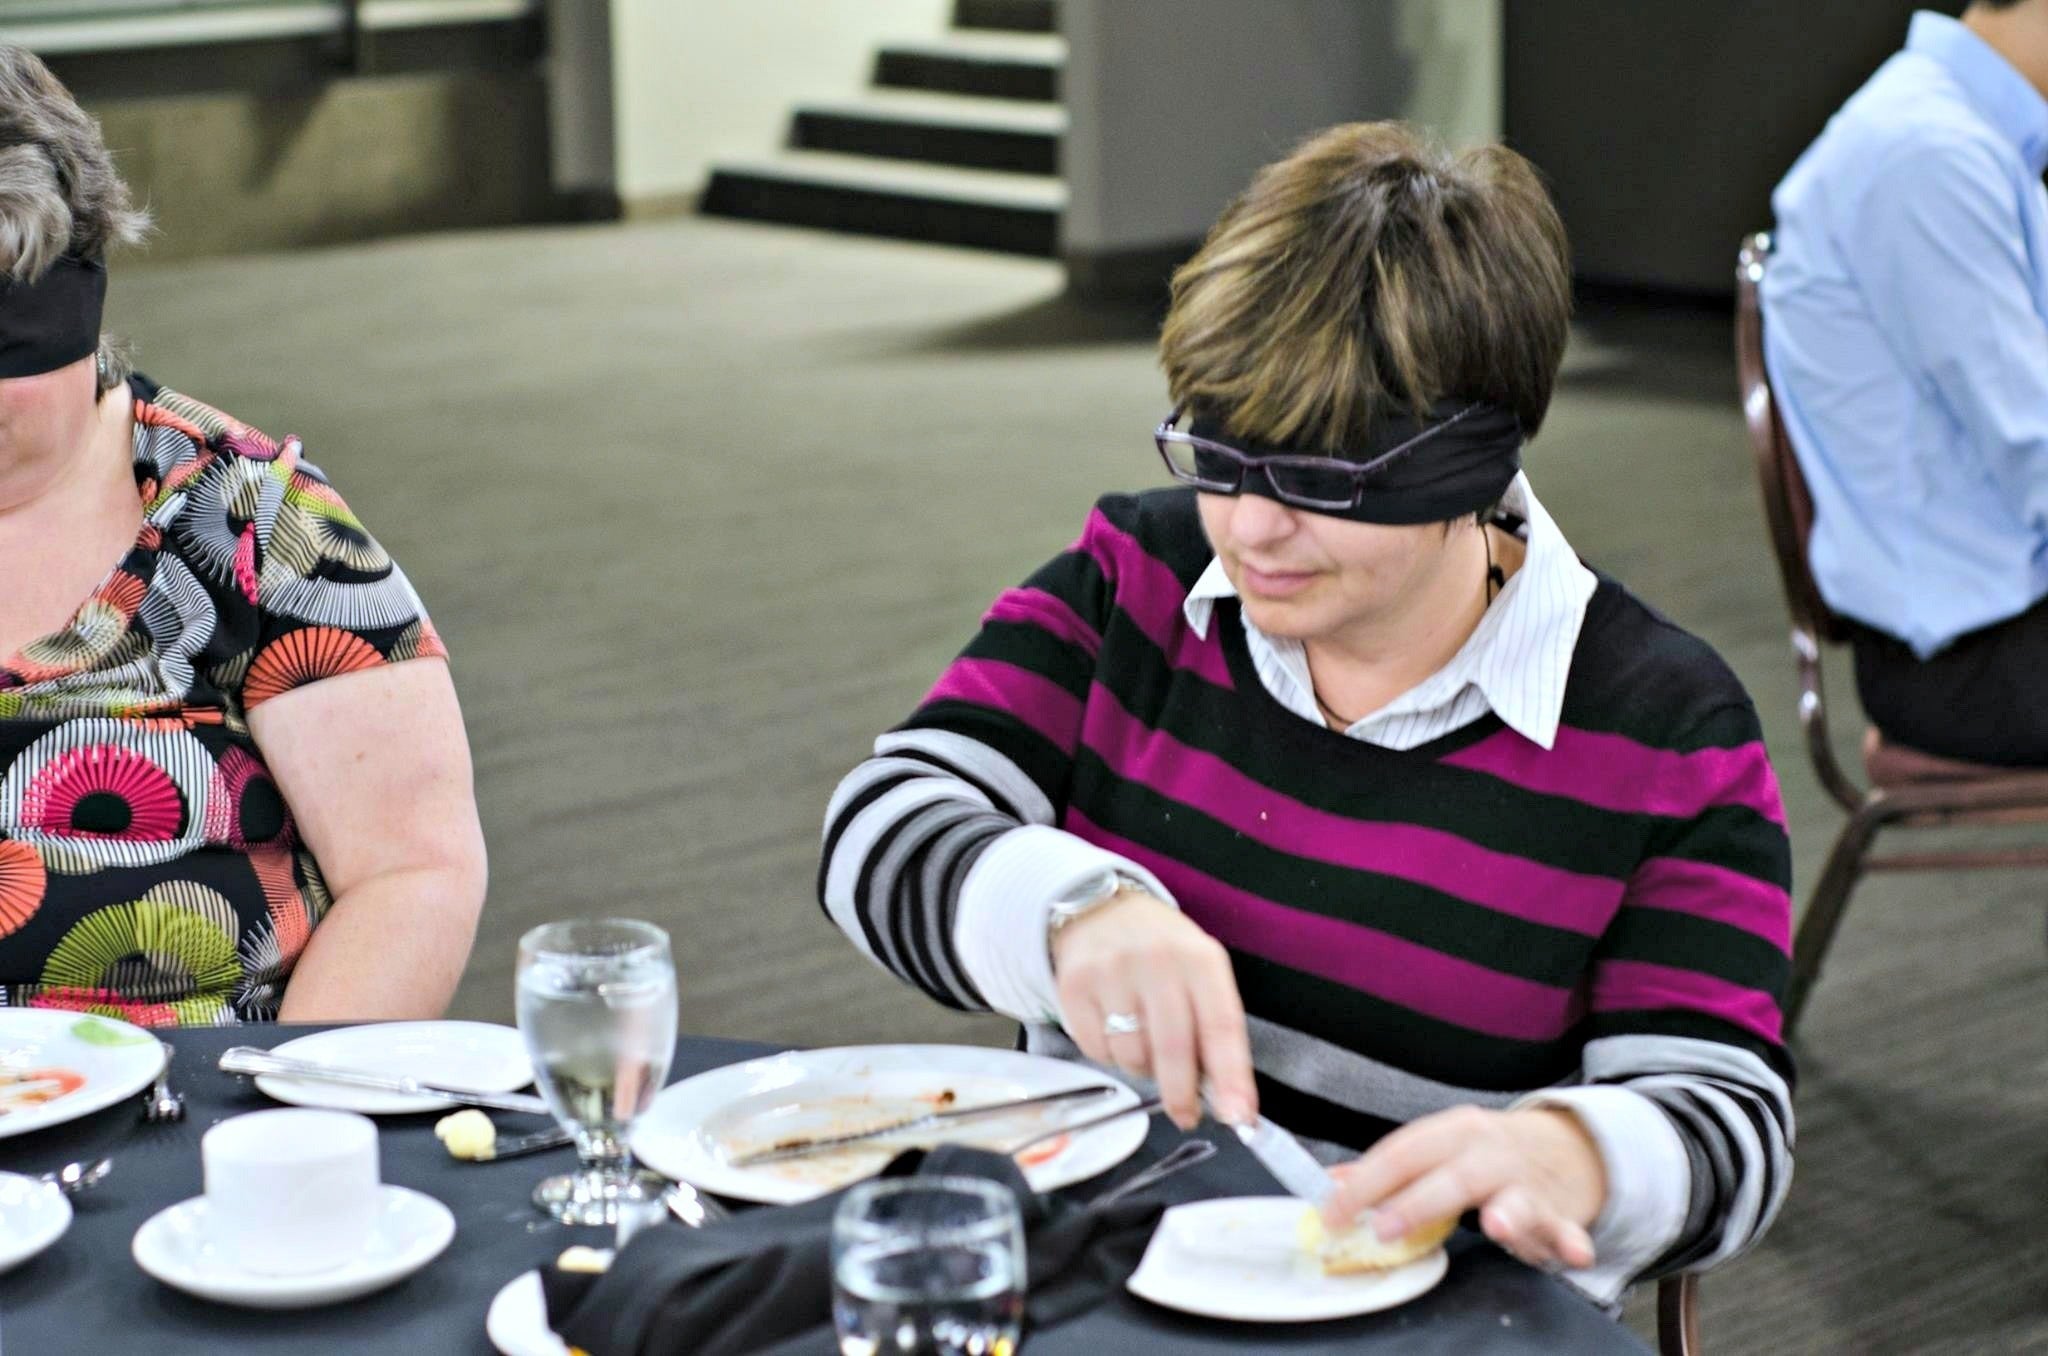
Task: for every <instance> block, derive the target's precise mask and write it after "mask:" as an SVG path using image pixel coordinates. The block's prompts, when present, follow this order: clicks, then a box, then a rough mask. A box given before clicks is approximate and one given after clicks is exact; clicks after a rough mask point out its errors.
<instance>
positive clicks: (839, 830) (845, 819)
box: [818, 764, 918, 918]
mask: <svg viewBox="0 0 2048 1356" xmlns="http://www.w3.org/2000/svg"><path fill="white" fill-rule="evenodd" d="M862 766H866V764H862ZM859 770H860V769H859V768H855V769H854V771H856V772H857V771H859ZM846 775H847V776H849V777H850V776H852V775H853V773H851V772H849V773H848V774H846ZM916 780H918V774H917V773H915V772H899V773H895V774H893V775H891V776H888V777H884V778H882V779H881V780H879V781H877V782H876V783H875V784H874V785H873V786H869V787H866V788H864V789H863V790H862V791H861V792H860V794H859V795H857V796H855V797H854V798H853V799H852V800H850V801H848V802H846V804H845V805H844V806H842V807H841V808H840V811H839V814H838V816H837V817H836V818H835V819H833V821H832V823H831V824H830V825H829V826H828V827H827V828H826V830H825V846H824V848H823V849H822V850H820V851H819V853H818V907H819V908H821V909H823V910H824V911H825V916H826V917H827V918H830V917H831V916H832V906H831V904H830V903H829V902H827V900H826V899H825V884H826V881H827V880H828V879H829V878H830V877H831V875H832V859H833V857H835V856H836V855H838V852H839V840H840V839H841V838H842V837H844V836H845V834H846V829H847V826H848V825H850V824H852V823H853V821H854V820H856V819H858V818H859V817H860V812H861V811H862V810H865V809H867V808H868V806H870V805H873V804H874V803H875V802H876V801H878V800H880V799H881V798H882V797H883V796H886V795H888V794H889V792H891V791H892V790H894V789H895V788H897V787H899V786H901V785H903V784H904V783H905V782H911V781H916Z"/></svg>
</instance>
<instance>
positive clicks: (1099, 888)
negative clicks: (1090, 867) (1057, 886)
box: [1045, 867, 1152, 943]
mask: <svg viewBox="0 0 2048 1356" xmlns="http://www.w3.org/2000/svg"><path fill="white" fill-rule="evenodd" d="M1125 890H1136V891H1138V892H1140V893H1142V894H1150V893H1151V891H1152V887H1151V886H1149V885H1147V884H1145V882H1144V881H1141V880H1139V879H1138V878H1137V877H1136V876H1134V875H1132V874H1131V873H1130V872H1128V871H1118V870H1115V869H1114V868H1112V867H1104V868H1103V869H1102V870H1100V871H1097V872H1094V873H1092V874H1090V875H1087V876H1084V877H1082V878H1081V880H1080V881H1079V882H1077V883H1076V884H1075V885H1074V887H1073V888H1072V889H1070V890H1068V891H1067V892H1066V893H1064V894H1062V895H1061V896H1060V897H1059V898H1058V899H1055V900H1054V901H1053V902H1052V912H1051V913H1049V914H1048V915H1046V920H1045V938H1046V941H1047V942H1048V943H1050V942H1051V941H1052V939H1053V938H1055V937H1057V936H1059V935H1060V929H1061V928H1063V927H1065V926H1066V925H1067V924H1069V923H1071V922H1073V921H1074V920H1075V919H1076V918H1079V917H1080V916H1081V915H1082V914H1084V913H1087V912H1089V911H1090V910H1093V909H1099V908H1101V907H1102V906H1103V905H1104V904H1107V903H1109V901H1110V900H1112V899H1115V898H1116V897H1117V896H1118V895H1119V894H1121V893H1123V892H1124V891H1125Z"/></svg>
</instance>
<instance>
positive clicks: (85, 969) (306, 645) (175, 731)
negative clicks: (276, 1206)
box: [0, 378, 447, 1026]
mask: <svg viewBox="0 0 2048 1356" xmlns="http://www.w3.org/2000/svg"><path fill="white" fill-rule="evenodd" d="M134 394H135V440H134V446H135V483H136V486H137V489H138V491H139V493H140V494H141V496H142V504H143V525H142V530H141V532H140V534H139V535H138V536H137V538H136V541H135V545H134V546H133V547H132V548H131V549H130V550H129V552H128V554H127V556H126V557H124V558H123V559H122V560H121V562H120V563H119V565H117V566H116V567H115V568H114V570H113V571H112V572H111V573H110V574H108V576H107V577H106V579H105V581H104V582H102V583H101V584H100V586H99V587H98V588H97V589H95V590H94V591H93V594H92V596H91V597H89V598H87V599H86V600H85V602H84V604H83V605H82V606H80V608H79V609H78V612H77V614H76V615H75V616H74V617H73V618H72V620H71V622H70V624H69V625H68V626H66V627H65V628H64V629H63V630H61V631H58V632H56V633H54V634H52V635H48V636H45V637H43V638H42V639H40V640H37V641H34V642H33V643H31V644H29V645H28V646H26V647H25V648H24V649H23V650H22V651H21V652H20V653H19V654H16V655H13V656H11V657H8V656H0V1005H16V1006H30V1007H51V1008H67V1009H74V1010H79V1011H91V1012H99V1013H105V1014H108V1015H111V1016H117V1017H124V1018H126V1019H128V1020H130V1021H133V1022H138V1023H141V1024H144V1025H149V1026H172V1025H197V1024H223V1025H225V1024H231V1023H234V1022H237V1021H251V1020H266V1019H271V1018H275V1017H276V1015H277V1009H278V1005H279V1003H280V1001H281V1000H282V998H283V995H284V987H285V981H286V979H287V978H288V977H289V976H290V974H291V971H292V966H293V963H294V962H295V961H296V960H297V959H298V957H299V953H300V952H301V951H302V950H304V948H305V945H306V939H307V938H308V937H309V936H310V935H311V933H312V931H313V929H314V928H315V927H317V926H318V925H319V922H320V918H321V915H322V914H323V913H324V912H325V911H326V908H327V905H328V902H329V898H328V893H327V888H326V885H325V884H324V882H323V881H322V880H321V878H320V867H319V864H318V863H317V862H315V861H314V860H313V855H312V853H311V852H310V851H308V850H307V849H306V847H305V845H304V844H303V843H301V842H300V841H299V838H298V834H297V832H296V831H295V829H294V827H293V823H292V815H291V809H290V807H289V806H287V805H286V804H285V803H284V799H283V797H282V796H281V795H280V794H279V792H278V789H277V786H276V784H275V783H274V782H272V780H271V777H270V772H269V770H268V768H266V767H265V766H264V762H263V755H262V753H261V751H260V750H258V749H257V747H256V744H255V741H254V740H252V739H251V738H250V736H249V726H248V720H247V716H248V713H249V711H251V710H253V709H254V708H255V707H256V706H257V705H259V704H260V703H262V702H265V701H268V700H269V699H271V698H272V697H275V696H277V695H278V694H279V693H281V692H287V691H290V690H291V689H292V688H295V687H299V686H301V685H303V684H306V683H313V682H318V681H319V680H321V679H323V678H328V677H332V676H334V675H336V674H342V673H349V672H352V671H354V670H356V669H366V668H373V667H375V666H377V665H379V664H387V663H397V662H400V661H402V660H407V659H414V658H418V657H421V656H426V655H443V656H445V654H446V653H447V652H446V650H444V649H443V648H442V645H441V641H440V638H439V637H438V636H436V635H435V633H434V628H433V624H432V623H431V622H430V621H429V620H428V619H427V616H426V613H425V611H424V609H422V607H421V606H420V600H419V597H418V595H416V594H415V593H414V592H413V589H412V585H411V584H409V583H408V582H407V581H406V578H405V574H404V572H403V571H401V570H400V569H399V568H398V566H397V565H396V564H394V563H393V562H392V560H391V558H390V557H389V556H387V555H386V554H385V553H384V550H383V548H382V547H380V546H378V544H377V543H376V541H375V540H374V539H373V538H372V537H371V536H370V534H369V533H368V532H367V531H365V530H364V528H363V525H362V524H361V523H360V522H358V521H357V520H356V517H355V515H354V514H352V513H350V512H349V510H348V506H347V505H346V504H344V503H343V502H342V500H341V496H340V495H338V494H336V493H335V492H334V489H333V487H331V486H330V485H329V484H328V483H327V478H326V477H325V476H324V475H322V474H321V472H320V471H319V469H318V468H317V467H315V466H313V465H311V464H310V463H308V462H306V461H304V460H302V459H301V456H300V446H299V442H298V440H297V439H296V438H287V439H285V440H284V442H283V444H282V445H280V444H278V443H276V442H273V441H272V440H271V439H270V438H268V437H266V436H264V435H263V434H262V433H260V432H258V431H257V430H255V429H253V428H250V427H249V426H248V425H246V424H243V423H241V422H239V421H237V420H235V419H232V418H230V417H229V416H227V415H225V414H222V413H221V412H220V411H218V410H214V409H211V408H209V407H207V406H205V405H202V404H200V403H199V402H198V401H196V400H192V399H190V398H189V397H186V396H182V395H179V394H177V393H176V392H173V391H170V390H166V389H164V388H162V387H159V386H157V385H155V384H154V383H151V382H149V381H147V380H144V379H141V378H138V379H136V381H135V383H134Z"/></svg>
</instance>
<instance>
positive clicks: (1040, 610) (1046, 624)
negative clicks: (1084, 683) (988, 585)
mask: <svg viewBox="0 0 2048 1356" xmlns="http://www.w3.org/2000/svg"><path fill="white" fill-rule="evenodd" d="M981 622H982V625H984V626H986V625H988V623H990V622H1017V623H1021V624H1022V625H1025V626H1036V627H1037V628H1038V629H1039V630H1041V631H1049V632H1051V633H1052V634H1053V635H1055V636H1057V637H1059V638H1060V639H1061V640H1063V641H1065V642H1066V643H1067V644H1069V645H1072V646H1074V647H1076V648H1078V649H1082V650H1086V651H1087V652H1088V657H1089V658H1090V659H1093V658H1095V656H1096V655H1097V654H1099V653H1100V652H1101V650H1102V637H1101V636H1100V635H1098V634H1097V633H1096V630H1095V628H1094V627H1092V626H1090V625H1089V624H1088V623H1087V622H1084V621H1082V620H1081V614H1080V613H1078V612H1076V611H1074V609H1073V608H1071V607H1069V606H1068V605H1067V600H1066V599H1064V598H1060V597H1057V596H1055V595H1053V594H1050V593H1047V592H1046V591H1045V590H1044V589H1033V588H1018V589H1004V590H1003V591H1002V593H1000V594H998V595H997V597H996V600H995V601H994V602H993V603H990V604H989V608H988V611H987V612H985V613H983V614H982V617H981Z"/></svg>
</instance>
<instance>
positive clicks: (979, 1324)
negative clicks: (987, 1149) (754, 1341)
mask: <svg viewBox="0 0 2048 1356" xmlns="http://www.w3.org/2000/svg"><path fill="white" fill-rule="evenodd" d="M864 1193H866V1194H864ZM833 1244H834V1247H833V1254H834V1255H833V1267H832V1311H833V1321H834V1323H835V1325H836V1326H837V1328H838V1331H839V1350H840V1352H841V1353H842V1354H843V1356H927V1354H929V1356H1010V1354H1011V1353H1012V1352H1014V1351H1016V1350H1017V1344H1018V1340H1019V1336H1020V1333H1021V1331H1022V1328H1023V1321H1024V1289H1025V1272H1024V1243H1023V1229H1022V1226H1021V1224H1020V1223H1019V1220H1018V1217H1017V1209H1016V1202H1015V1199H1014V1198H1012V1197H1011V1196H1010V1194H1009V1192H1008V1191H1006V1190H1004V1189H1003V1188H1002V1187H1000V1186H998V1185H996V1184H994V1183H989V1182H981V1181H976V1180H974V1179H954V1178H939V1179H935V1180H932V1179H926V1180H917V1179H905V1180H901V1181H891V1182H878V1183H869V1184H868V1185H867V1186H865V1187H859V1188H856V1189H855V1190H854V1192H852V1193H849V1195H848V1198H847V1201H846V1202H844V1203H842V1205H841V1207H840V1212H839V1216H838V1218H837V1219H836V1220H835V1222H834V1230H833Z"/></svg>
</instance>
